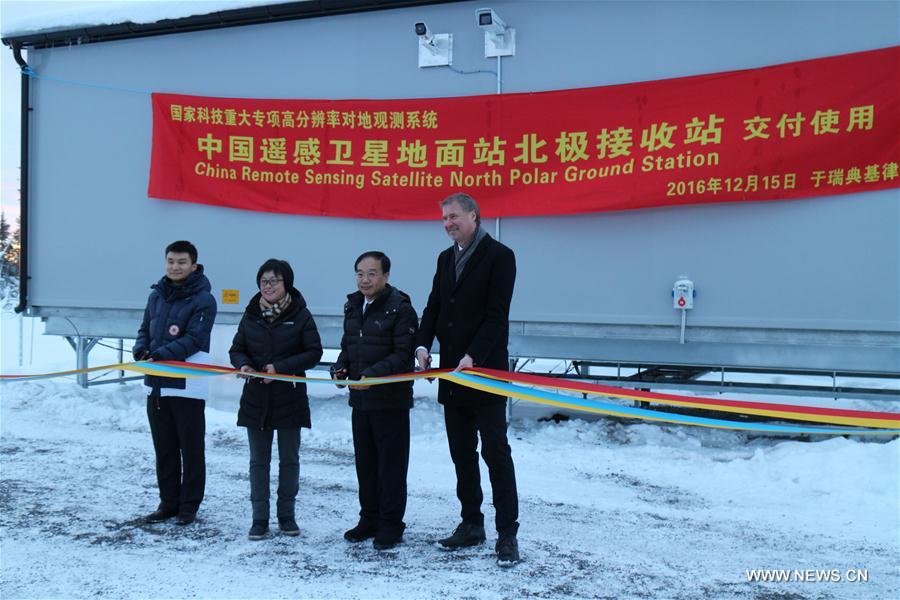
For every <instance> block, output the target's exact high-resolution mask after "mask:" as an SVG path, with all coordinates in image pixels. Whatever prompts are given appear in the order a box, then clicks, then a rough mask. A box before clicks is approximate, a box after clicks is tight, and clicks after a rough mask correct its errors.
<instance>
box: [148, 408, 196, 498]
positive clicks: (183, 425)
mask: <svg viewBox="0 0 900 600" xmlns="http://www.w3.org/2000/svg"><path fill="white" fill-rule="evenodd" d="M205 405H206V402H204V401H203V400H198V399H197V398H182V397H180V396H152V395H151V396H148V397H147V418H148V420H149V421H150V434H151V435H152V436H153V449H154V450H155V451H156V481H157V483H158V484H159V499H160V507H162V508H167V509H177V510H179V511H180V512H197V509H198V508H199V507H200V502H202V501H203V490H204V488H205V487H206V456H205V448H204V436H205V435H206V417H205V415H204V413H203V409H204V407H205Z"/></svg>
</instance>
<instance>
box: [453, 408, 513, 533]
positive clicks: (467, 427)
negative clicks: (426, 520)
mask: <svg viewBox="0 0 900 600" xmlns="http://www.w3.org/2000/svg"><path fill="white" fill-rule="evenodd" d="M444 422H445V423H446V425H447V441H448V443H449V445H450V457H451V458H452V459H453V465H454V466H455V467H456V496H457V497H458V498H459V502H460V504H461V505H462V510H461V511H460V516H461V517H462V520H463V522H464V523H470V524H473V525H484V514H482V512H481V501H482V500H483V499H484V496H483V494H482V492H481V473H480V471H479V469H478V451H477V450H478V434H479V433H481V456H482V457H483V458H484V462H485V463H487V466H488V474H489V476H490V478H491V490H492V491H493V495H494V509H495V511H496V520H495V523H496V526H497V531H498V532H501V533H511V534H515V533H516V532H517V531H518V529H519V523H518V519H519V497H518V493H517V492H516V469H515V466H514V465H513V460H512V450H510V447H509V442H508V441H507V439H506V405H505V404H504V403H502V402H497V403H495V404H488V405H485V406H449V405H447V404H445V405H444Z"/></svg>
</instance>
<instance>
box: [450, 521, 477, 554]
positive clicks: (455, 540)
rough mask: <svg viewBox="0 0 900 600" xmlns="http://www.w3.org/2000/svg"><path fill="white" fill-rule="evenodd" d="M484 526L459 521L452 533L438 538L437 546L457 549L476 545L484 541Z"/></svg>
mask: <svg viewBox="0 0 900 600" xmlns="http://www.w3.org/2000/svg"><path fill="white" fill-rule="evenodd" d="M484 540H485V536H484V526H482V525H473V524H471V523H460V524H459V526H457V528H456V529H454V530H453V535H451V536H450V537H446V538H444V539H442V540H438V544H439V547H440V548H441V549H443V550H458V549H460V548H468V547H469V546H477V545H478V544H480V543H482V542H484Z"/></svg>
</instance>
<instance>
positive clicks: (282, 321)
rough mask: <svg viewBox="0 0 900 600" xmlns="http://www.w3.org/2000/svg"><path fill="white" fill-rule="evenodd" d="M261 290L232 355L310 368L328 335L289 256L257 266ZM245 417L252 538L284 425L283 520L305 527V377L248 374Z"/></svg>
mask: <svg viewBox="0 0 900 600" xmlns="http://www.w3.org/2000/svg"><path fill="white" fill-rule="evenodd" d="M256 283H257V285H258V286H259V293H258V294H256V295H255V296H254V297H253V299H252V300H250V304H248V305H247V308H246V310H245V311H244V316H243V318H242V319H241V323H240V325H238V330H237V334H236V335H235V336H234V341H233V342H232V345H231V350H230V351H229V355H230V357H231V364H232V365H234V367H235V368H236V369H240V370H241V371H242V372H245V373H255V372H259V373H278V374H280V375H299V376H301V377H303V376H305V375H306V370H307V369H311V368H313V367H315V366H316V364H318V362H319V359H320V358H322V342H321V341H320V339H319V332H318V330H317V329H316V324H315V321H313V318H312V315H311V314H310V312H309V310H308V309H307V308H306V300H304V299H303V296H302V295H301V294H300V292H298V291H297V289H296V288H294V271H293V270H292V269H291V266H290V265H289V264H288V263H287V261H283V260H277V259H274V258H272V259H269V260H267V261H266V262H265V263H263V265H262V266H261V267H260V268H259V271H258V272H257V274H256ZM238 425H239V426H241V427H246V428H247V438H248V440H249V443H250V502H251V504H252V505H253V525H252V527H251V528H250V533H249V538H250V539H251V540H260V539H263V538H264V537H266V534H267V533H268V532H269V465H270V463H271V457H272V441H273V438H274V434H275V432H276V431H277V432H278V502H277V505H276V511H277V512H276V514H277V517H278V528H279V529H280V530H281V532H282V533H284V534H286V535H299V533H300V529H299V528H298V527H297V521H296V519H295V516H294V506H295V501H296V498H297V490H298V488H299V476H300V458H299V454H300V428H301V427H310V425H311V424H310V418H309V398H308V397H307V395H306V384H305V383H292V382H287V381H276V380H273V379H264V378H260V377H247V381H246V382H245V383H244V391H243V394H241V407H240V410H239V411H238Z"/></svg>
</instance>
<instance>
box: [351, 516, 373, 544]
mask: <svg viewBox="0 0 900 600" xmlns="http://www.w3.org/2000/svg"><path fill="white" fill-rule="evenodd" d="M376 533H377V531H376V530H375V527H373V526H371V525H366V524H365V523H363V522H362V521H360V522H359V524H357V526H356V527H354V528H353V529H350V530H348V531H345V532H344V539H345V540H347V541H348V542H353V543H354V544H355V543H357V542H364V541H366V540H368V539H372V538H373V537H375V534H376Z"/></svg>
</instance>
